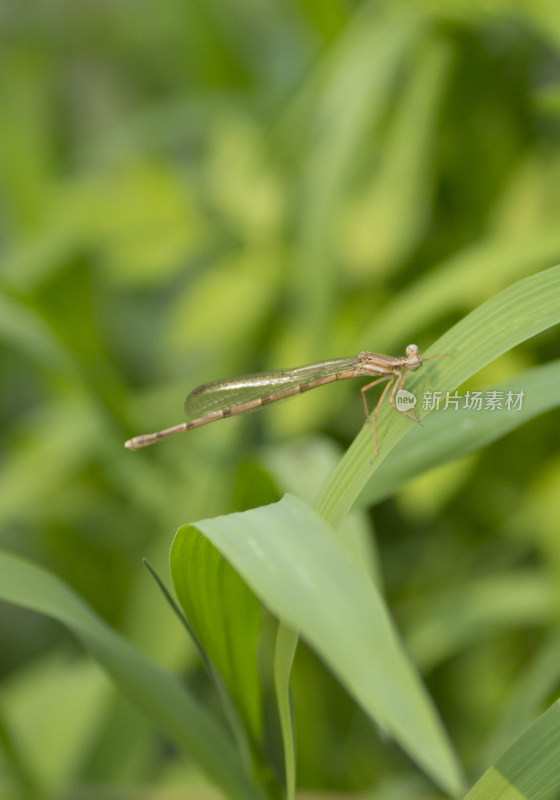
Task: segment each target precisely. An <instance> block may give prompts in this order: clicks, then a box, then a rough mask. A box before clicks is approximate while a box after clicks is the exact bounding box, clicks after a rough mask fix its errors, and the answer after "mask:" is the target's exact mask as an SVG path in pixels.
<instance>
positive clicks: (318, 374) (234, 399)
mask: <svg viewBox="0 0 560 800" xmlns="http://www.w3.org/2000/svg"><path fill="white" fill-rule="evenodd" d="M448 355H449V353H444V354H443V355H441V356H431V357H430V358H422V356H421V355H420V353H419V351H418V347H417V346H416V345H415V344H409V345H408V347H407V348H406V355H405V356H401V357H399V358H394V357H393V356H384V355H380V354H379V353H368V352H367V350H366V351H364V352H363V353H360V355H359V356H354V357H353V358H335V359H333V360H331V361H319V362H317V363H315V364H309V365H308V366H306V367H296V368H295V369H278V370H273V371H271V372H260V373H255V374H254V375H244V376H241V377H239V378H230V379H229V380H225V381H216V382H215V383H206V384H204V385H203V386H199V387H198V388H197V389H194V390H193V391H192V392H191V393H190V394H189V396H188V397H187V399H186V400H185V411H186V413H187V417H189V421H188V422H182V423H181V424H180V425H175V426H174V427H173V428H166V429H165V430H163V431H157V433H147V434H144V435H143V436H135V437H134V439H129V441H128V442H125V447H128V448H129V450H138V449H139V448H140V447H146V446H147V445H150V444H155V443H156V442H159V441H160V439H167V438H168V437H169V436H174V435H175V434H176V433H183V432H184V431H191V430H193V429H194V428H199V427H200V426H201V425H208V423H210V422H216V421H217V420H219V419H224V418H225V417H232V416H234V415H235V414H245V413H246V412H247V411H253V410H254V409H256V408H260V407H261V406H266V405H268V404H269V403H275V402H276V401H277V400H285V399H286V398H287V397H293V396H294V395H296V394H301V393H302V392H307V391H308V390H309V389H316V388H317V387H318V386H324V385H325V384H327V383H332V382H333V381H344V380H346V379H347V378H364V377H373V376H376V377H375V380H373V381H371V382H370V383H368V384H367V385H366V386H363V387H362V389H361V392H362V399H363V403H364V409H365V412H366V418H367V419H368V420H369V419H372V420H373V445H374V449H375V455H377V414H378V412H379V409H380V408H381V406H382V404H383V401H384V400H385V398H386V397H387V395H388V394H389V403H390V405H392V406H393V408H396V409H397V410H399V411H401V413H403V414H405V415H406V416H407V417H410V418H411V419H413V420H414V421H415V422H419V419H418V416H417V414H416V412H415V411H414V408H412V409H411V410H410V411H407V410H401V409H399V408H397V405H396V404H395V396H396V395H397V394H398V393H399V392H400V391H402V389H403V388H404V384H405V382H406V378H407V375H408V373H409V372H415V371H416V370H417V369H420V367H421V366H422V364H423V362H424V361H432V360H433V359H434V358H443V357H445V356H448ZM384 381H385V382H386V386H385V387H384V389H383V392H382V393H381V397H380V398H379V401H378V403H377V405H376V406H375V409H374V410H373V412H372V413H371V414H370V412H369V409H368V404H367V399H366V392H368V391H369V390H370V389H372V388H373V387H374V386H376V385H377V384H380V383H383V382H384ZM389 392H390V393H389Z"/></svg>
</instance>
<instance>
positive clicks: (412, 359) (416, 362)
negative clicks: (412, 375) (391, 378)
mask: <svg viewBox="0 0 560 800" xmlns="http://www.w3.org/2000/svg"><path fill="white" fill-rule="evenodd" d="M405 360H406V366H407V367H408V369H409V370H410V371H411V372H414V371H415V370H417V369H420V367H421V366H422V356H421V355H420V351H419V350H418V345H417V344H409V345H408V347H407V348H406V359H405Z"/></svg>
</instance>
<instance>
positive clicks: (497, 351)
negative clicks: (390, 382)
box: [318, 267, 560, 525]
mask: <svg viewBox="0 0 560 800" xmlns="http://www.w3.org/2000/svg"><path fill="white" fill-rule="evenodd" d="M559 322H560V267H551V268H550V269H547V270H544V271H543V272H539V273H538V274H537V275H533V276H531V277H530V278H525V279H524V280H521V281H518V282H517V283H514V284H513V286H510V287H509V288H507V289H504V291H502V292H500V293H499V294H498V295H496V297H493V298H492V299H491V300H488V301H487V302H486V303H483V304H482V305H481V306H479V307H478V308H476V309H475V310H474V311H472V312H471V313H470V314H468V315H467V316H466V317H465V318H464V319H462V320H461V321H460V322H459V323H457V325H454V326H453V327H452V328H451V329H450V330H449V331H447V333H445V334H444V335H443V336H442V337H441V338H440V339H438V341H437V342H435V343H434V344H433V345H432V347H430V349H429V350H428V351H427V352H426V353H425V354H424V355H426V356H430V355H438V354H441V353H451V357H450V358H441V359H438V360H437V361H432V362H430V363H428V364H426V365H425V366H424V367H423V369H422V370H420V371H419V372H418V373H416V374H415V375H411V376H410V380H408V381H407V384H406V388H407V390H408V391H410V392H412V393H413V394H415V395H416V396H417V397H418V396H421V395H422V393H423V392H424V391H425V390H426V389H430V391H442V392H443V393H444V395H445V392H447V391H450V392H451V391H453V390H454V389H456V388H457V387H458V386H460V385H461V383H463V381H465V380H467V378H469V377H470V376H471V375H474V373H475V372H478V371H479V370H480V369H482V367H484V366H486V364H489V363H490V362H491V361H493V360H494V359H495V358H497V357H498V356H500V355H502V353H504V352H506V351H507V350H509V349H511V348H512V347H515V345H517V344H519V343H520V342H523V341H524V340H525V339H528V338H530V337H531V336H535V335H536V334H537V333H540V332H541V331H543V330H546V329H547V328H550V327H552V326H553V325H556V324H558V323H559ZM412 425H413V423H411V421H410V420H409V419H407V418H406V417H404V416H403V415H400V414H398V413H396V412H395V411H394V409H392V408H391V407H390V406H388V404H387V405H385V407H384V408H382V409H381V412H380V413H379V416H378V431H380V432H381V433H380V436H379V439H380V448H379V455H378V456H377V458H375V459H374V460H372V455H373V442H372V433H371V425H370V424H366V425H364V428H363V429H362V431H361V433H360V434H359V435H358V436H357V438H356V439H355V440H354V442H353V444H352V446H351V447H350V448H349V450H348V451H347V452H346V454H345V456H344V458H343V459H342V461H341V462H340V464H339V466H338V467H337V469H336V470H335V471H334V473H333V475H332V476H331V478H330V480H328V481H327V483H326V484H325V487H324V489H323V492H322V494H321V497H320V499H319V502H318V509H319V513H320V514H321V516H323V517H324V518H325V519H326V520H328V521H329V522H330V523H331V524H334V525H338V524H339V523H340V521H341V520H342V519H343V518H344V517H345V516H346V514H347V513H348V511H349V509H350V508H351V507H352V505H353V503H354V501H355V500H356V498H357V497H358V495H359V494H360V492H361V491H362V489H363V488H364V486H365V485H366V483H367V482H368V480H369V479H370V478H371V476H372V475H373V474H374V473H375V472H376V471H377V470H378V469H379V468H380V467H381V465H382V464H383V461H384V460H385V458H386V457H387V455H388V453H389V452H390V451H391V450H392V449H393V447H394V446H395V445H396V444H397V442H399V441H400V439H402V437H403V436H404V435H405V434H407V433H410V431H411V426H412Z"/></svg>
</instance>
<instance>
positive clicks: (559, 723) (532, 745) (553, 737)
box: [465, 700, 560, 800]
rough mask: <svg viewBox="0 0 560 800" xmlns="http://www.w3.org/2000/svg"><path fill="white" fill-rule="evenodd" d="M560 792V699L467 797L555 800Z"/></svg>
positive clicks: (501, 757) (483, 799)
mask: <svg viewBox="0 0 560 800" xmlns="http://www.w3.org/2000/svg"><path fill="white" fill-rule="evenodd" d="M559 792H560V700H557V701H556V703H554V705H552V706H551V707H550V708H549V709H548V710H547V711H545V713H544V714H543V715H542V716H540V717H539V718H538V720H537V721H536V722H535V723H533V725H531V727H530V728H529V729H528V730H527V731H525V733H524V734H523V735H522V736H521V737H520V738H519V739H518V740H517V741H516V742H515V744H513V745H512V746H511V747H510V748H509V750H507V751H506V752H505V753H504V754H503V755H502V756H500V758H499V759H498V760H497V761H496V762H495V764H493V766H491V767H490V769H488V770H487V771H486V772H485V773H484V775H483V776H482V778H480V780H479V781H478V782H477V783H476V784H475V785H474V786H473V788H472V789H471V791H470V792H469V793H468V794H467V796H466V797H465V800H553V798H556V797H558V794H559Z"/></svg>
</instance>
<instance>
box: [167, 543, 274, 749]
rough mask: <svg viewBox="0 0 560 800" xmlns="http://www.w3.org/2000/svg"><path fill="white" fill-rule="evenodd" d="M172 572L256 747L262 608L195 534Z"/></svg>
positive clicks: (259, 722)
mask: <svg viewBox="0 0 560 800" xmlns="http://www.w3.org/2000/svg"><path fill="white" fill-rule="evenodd" d="M181 558H182V563H181V564H178V565H177V569H176V570H175V571H174V572H173V583H174V586H175V592H176V594H177V598H178V600H179V603H180V604H181V607H182V609H183V611H184V613H185V615H186V617H187V619H188V621H189V623H190V625H191V626H192V629H193V631H194V632H195V634H196V636H197V637H198V640H199V642H200V644H201V645H202V647H203V648H204V650H205V651H206V653H207V654H208V656H209V658H210V660H211V662H212V664H213V665H214V667H215V668H216V669H217V670H218V671H219V673H220V674H221V676H222V678H223V679H224V681H225V683H226V685H227V687H228V689H229V691H230V693H231V696H232V698H233V700H234V702H235V704H236V705H237V708H238V709H239V711H240V712H241V715H242V716H243V719H244V721H245V725H246V728H247V731H248V732H249V734H250V737H251V738H252V740H253V742H254V743H255V742H259V741H260V739H261V736H262V696H261V691H260V676H259V672H258V662H257V654H258V647H259V637H260V625H261V605H260V603H259V602H258V600H257V599H256V597H255V595H254V594H252V592H250V591H249V589H248V588H247V586H246V584H245V583H244V582H243V581H242V580H241V578H240V577H239V575H238V574H237V573H236V572H235V570H233V569H232V568H231V566H230V565H229V564H228V563H227V561H226V560H225V559H224V557H223V556H222V555H221V554H220V552H219V551H218V550H216V548H215V547H214V546H213V545H212V544H211V543H210V542H209V541H208V540H207V539H205V538H204V537H203V536H201V535H200V533H199V532H198V531H197V530H196V529H195V528H191V529H189V531H188V532H187V533H186V534H185V538H184V541H183V548H182V550H181Z"/></svg>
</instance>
